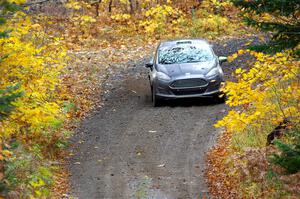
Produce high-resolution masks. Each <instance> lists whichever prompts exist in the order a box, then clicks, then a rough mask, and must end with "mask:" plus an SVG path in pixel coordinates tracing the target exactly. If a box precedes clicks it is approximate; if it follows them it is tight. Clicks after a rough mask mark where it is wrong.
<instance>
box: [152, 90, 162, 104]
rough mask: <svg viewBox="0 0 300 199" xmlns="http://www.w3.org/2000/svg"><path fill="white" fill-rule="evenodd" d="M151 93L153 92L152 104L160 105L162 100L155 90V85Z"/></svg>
mask: <svg viewBox="0 0 300 199" xmlns="http://www.w3.org/2000/svg"><path fill="white" fill-rule="evenodd" d="M151 93H152V105H153V106H154V107H158V106H160V104H161V100H160V99H159V98H158V97H157V95H156V93H155V91H154V90H153V87H152V88H151Z"/></svg>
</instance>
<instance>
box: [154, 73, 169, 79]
mask: <svg viewBox="0 0 300 199" xmlns="http://www.w3.org/2000/svg"><path fill="white" fill-rule="evenodd" d="M156 76H157V79H159V80H163V81H170V80H171V78H170V77H169V76H168V75H166V74H165V73H162V72H157V73H156Z"/></svg>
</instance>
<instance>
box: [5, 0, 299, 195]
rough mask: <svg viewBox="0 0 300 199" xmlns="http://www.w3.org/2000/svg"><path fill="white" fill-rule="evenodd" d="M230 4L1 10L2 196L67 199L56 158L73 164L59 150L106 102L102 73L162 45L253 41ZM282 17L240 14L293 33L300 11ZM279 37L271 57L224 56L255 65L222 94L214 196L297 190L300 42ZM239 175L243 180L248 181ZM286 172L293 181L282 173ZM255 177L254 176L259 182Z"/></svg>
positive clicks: (46, 4) (135, 2)
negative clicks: (281, 128) (271, 138)
mask: <svg viewBox="0 0 300 199" xmlns="http://www.w3.org/2000/svg"><path fill="white" fill-rule="evenodd" d="M238 2H242V1H238ZM286 2H290V1H286ZM278 4H279V3H278ZM292 5H293V4H292ZM297 5H298V6H299V4H297ZM236 6H243V4H241V5H239V4H236ZM236 6H235V5H234V4H233V3H232V2H230V1H225V0H224V1H216V0H202V1H199V0H187V1H179V0H173V1H171V0H167V1H149V0H102V1H101V0H93V1H92V0H86V1H79V0H69V1H66V2H58V1H51V0H49V1H42V2H39V1H25V0H0V12H1V13H0V44H1V45H0V49H1V50H0V73H1V76H0V180H1V182H0V196H1V197H5V198H51V197H52V198H58V197H59V194H61V193H65V192H66V190H67V189H68V182H67V179H68V174H67V172H66V170H65V169H64V161H63V157H65V156H67V155H72V154H68V153H67V152H66V150H65V149H66V147H67V146H68V139H69V138H70V136H71V135H72V134H73V130H74V127H76V124H77V123H78V121H80V119H82V118H83V117H85V116H86V115H87V113H88V112H89V111H91V110H92V109H94V108H97V107H99V106H101V105H102V104H103V102H101V101H100V100H101V99H99V97H98V96H99V94H101V93H105V92H109V91H106V90H101V89H102V87H101V84H102V83H103V82H104V81H105V78H107V76H108V73H109V71H111V70H113V69H115V67H118V66H119V65H120V64H118V63H124V62H126V61H130V60H136V59H141V58H143V57H145V56H146V55H149V54H150V53H151V51H152V50H153V48H152V47H153V46H154V45H155V44H156V43H157V42H158V41H160V40H164V39H174V38H190V37H202V38H206V39H208V40H211V41H222V40H225V39H230V38H240V37H247V36H252V35H253V34H256V30H255V29H254V28H252V27H248V26H246V25H244V23H243V19H242V17H241V16H240V15H239V14H240V13H241V12H240V10H239V9H238V8H237V7H236ZM291 7H293V6H291ZM288 8H290V7H288ZM289 10H291V11H290V13H286V16H283V17H282V18H276V17H281V15H280V11H279V12H277V10H276V9H275V10H272V9H268V10H267V11H268V14H265V12H263V11H261V12H262V13H263V14H265V15H263V16H260V13H254V12H253V13H252V12H248V13H247V14H245V16H248V17H251V19H257V17H258V18H259V19H264V21H266V20H270V22H272V23H273V22H280V23H281V24H285V25H287V26H288V27H296V26H297V23H299V22H298V21H299V12H298V13H297V11H296V10H294V11H293V9H289ZM246 11H248V9H246ZM274 13H275V14H274ZM277 13H279V14H277ZM295 16H296V19H298V20H295ZM255 17H256V18H255ZM286 21H288V22H290V23H288V24H286ZM250 22H251V23H252V24H254V23H253V21H250ZM258 26H259V27H262V26H263V25H258ZM274 26H275V25H274V24H273V25H272V26H270V27H269V28H272V27H274ZM264 27H266V28H265V29H266V30H268V29H267V28H268V27H267V26H266V25H264ZM278 27H279V28H280V27H283V26H282V25H281V26H278ZM298 27H299V25H298ZM270 30H271V29H270ZM286 30H287V29H286V28H284V29H282V32H279V34H278V35H276V34H274V38H278V39H279V40H276V39H274V42H276V41H277V42H279V44H282V43H283V44H285V43H286V42H282V41H283V40H284V41H286V40H287V39H286V38H288V41H291V42H288V44H289V45H288V46H287V50H283V49H284V48H280V49H276V50H277V51H278V50H279V51H281V52H279V53H277V54H271V55H270V54H264V53H258V52H255V51H253V50H260V51H264V50H265V51H266V49H269V50H270V48H266V47H256V48H253V49H251V51H250V50H244V51H239V52H237V53H236V54H234V55H232V56H231V59H232V60H233V59H235V58H236V57H238V56H252V57H254V58H256V61H253V62H252V63H249V65H250V66H253V67H252V68H249V69H241V68H239V69H237V70H236V72H235V74H236V76H237V82H229V83H228V84H227V86H226V87H225V91H226V92H228V101H227V103H228V104H229V105H230V106H233V107H234V108H233V109H232V111H230V112H229V114H228V116H226V117H225V118H224V119H223V120H222V121H220V122H219V123H218V124H217V125H218V126H224V127H225V129H226V132H225V133H224V135H223V136H222V137H221V138H220V143H222V144H221V145H220V146H218V148H216V149H215V150H213V151H212V152H211V154H210V158H209V162H210V164H211V166H210V167H211V170H209V171H208V179H209V182H210V185H211V192H212V193H213V194H215V195H217V194H224V193H234V194H235V196H237V195H236V194H237V193H240V190H244V191H243V192H241V194H243V196H249V197H252V196H255V197H256V196H260V195H255V194H264V193H265V192H268V191H267V190H273V192H270V194H271V193H274V194H275V193H276V194H277V193H279V192H280V194H291V195H293V194H294V193H295V191H289V190H286V189H285V181H284V179H282V178H286V179H287V181H288V182H289V183H292V182H293V181H292V180H294V181H295V182H298V183H299V175H298V174H299V173H298V174H297V171H298V170H299V167H298V168H294V166H290V165H295V164H294V163H293V161H298V165H299V140H300V138H299V123H297V122H298V121H299V117H300V116H299V98H300V93H299V61H298V60H297V57H296V56H297V53H296V52H297V49H298V47H299V46H298V45H299V44H298V43H297V42H299V41H298V40H297V38H299V37H291V36H290V35H289V34H288V35H284V34H283V33H285V32H287V31H286ZM289 30H290V32H295V31H296V32H297V30H295V29H292V28H291V29H289ZM275 33H276V32H275ZM280 38H281V40H280ZM292 38H293V39H292ZM261 40H263V39H261ZM280 41H281V43H280ZM137 49H138V50H137ZM271 49H272V48H271ZM268 52H269V51H268ZM124 67H126V66H124ZM257 71H260V73H258V72H257ZM2 74H3V75H2ZM258 74H259V75H258ZM283 121H288V122H287V123H286V124H283V125H286V127H287V128H286V129H287V130H285V133H284V136H282V140H281V141H277V142H275V143H276V146H277V148H275V147H274V146H271V147H267V148H266V147H265V143H266V136H267V135H268V134H269V133H270V132H271V131H272V130H273V129H274V128H275V127H276V126H278V125H280V122H283ZM222 140H227V141H228V142H226V143H224V142H222ZM223 147H224V148H223ZM279 149H281V150H283V152H281V153H280V150H279ZM220 151H222V153H224V154H222V153H220ZM265 151H268V155H266V153H265ZM273 152H274V153H277V155H274V154H273ZM248 153H249V155H247V154H248ZM243 158H244V159H243ZM251 158H252V159H254V160H257V159H258V160H261V161H251ZM297 158H298V159H297ZM236 160H239V161H236ZM251 162H252V163H253V162H257V163H260V164H262V168H261V167H259V168H256V165H249V164H248V163H251ZM283 162H284V163H283ZM286 162H288V163H286ZM239 163H240V164H239ZM263 163H265V164H263ZM270 163H272V165H271V166H270ZM296 163H297V162H296ZM236 164H237V165H236ZM245 165H246V166H245ZM247 165H248V166H247ZM275 165H279V166H275ZM296 165H297V164H296ZM238 168H243V170H244V171H245V172H248V173H246V174H245V175H244V176H245V178H243V179H242V178H241V176H242V173H240V172H241V169H238ZM249 168H250V169H254V171H251V172H250V171H248V170H247V169H249ZM281 168H285V169H281ZM278 170H280V171H281V170H282V171H281V173H280V172H279V171H278ZM211 171H213V172H214V173H213V174H210V172H211ZM223 171H226V172H225V173H223ZM284 171H287V172H288V173H293V174H292V175H283V174H282V172H284ZM252 172H253V173H252ZM254 172H258V173H259V174H261V175H259V176H262V177H261V178H259V179H256V178H255V177H254V176H257V175H256V174H257V173H254ZM221 173H222V174H221ZM220 179H225V180H222V181H221V182H220V186H221V189H220V187H214V184H215V182H218V181H220ZM268 179H273V180H270V181H268ZM274 179H276V181H275V180H274ZM238 185H239V186H238ZM295 186H296V185H295V184H292V186H289V187H290V188H292V187H295ZM298 186H299V185H298ZM262 189H263V190H264V191H261V190H262ZM294 189H296V188H294ZM216 190H221V191H222V192H218V191H216ZM245 190H249V191H245ZM296 190H297V191H299V190H298V189H296ZM268 193H269V192H268ZM247 194H248V195H247ZM231 196H232V195H231ZM264 196H272V195H264Z"/></svg>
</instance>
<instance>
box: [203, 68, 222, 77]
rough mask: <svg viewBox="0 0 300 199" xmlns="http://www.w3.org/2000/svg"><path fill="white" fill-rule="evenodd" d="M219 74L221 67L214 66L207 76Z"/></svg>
mask: <svg viewBox="0 0 300 199" xmlns="http://www.w3.org/2000/svg"><path fill="white" fill-rule="evenodd" d="M217 75H219V67H213V68H212V69H211V70H210V71H209V72H208V73H207V74H206V77H214V76H217Z"/></svg>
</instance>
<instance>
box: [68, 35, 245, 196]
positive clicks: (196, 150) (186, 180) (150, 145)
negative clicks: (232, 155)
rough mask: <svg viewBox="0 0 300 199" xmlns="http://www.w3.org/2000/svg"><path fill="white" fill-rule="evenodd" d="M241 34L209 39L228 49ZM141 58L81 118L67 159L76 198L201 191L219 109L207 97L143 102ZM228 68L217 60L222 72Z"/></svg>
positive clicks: (146, 94) (237, 44) (239, 43)
mask: <svg viewBox="0 0 300 199" xmlns="http://www.w3.org/2000/svg"><path fill="white" fill-rule="evenodd" d="M248 41H249V40H247V39H243V40H232V41H229V42H227V43H226V44H224V45H217V46H216V52H217V54H218V55H228V54H230V53H232V52H234V51H236V50H237V49H239V48H242V47H243V46H244V44H245V43H247V42H248ZM145 60H146V59H144V60H139V61H137V62H135V63H127V64H128V67H127V68H126V69H123V70H120V71H113V73H112V74H113V75H111V76H110V77H109V79H108V80H107V81H106V82H107V83H106V85H105V86H104V88H105V89H107V90H110V91H111V92H110V93H109V94H106V95H105V96H104V99H105V106H104V107H103V108H101V109H99V110H98V111H95V113H93V114H92V115H91V116H90V117H88V118H87V119H86V120H85V121H83V122H82V124H81V126H80V128H79V129H78V133H77V135H76V136H75V137H74V143H77V144H75V147H74V148H73V149H72V151H73V153H74V154H76V155H75V156H74V157H73V158H72V159H71V160H70V171H71V174H72V176H71V184H72V189H73V195H74V196H75V197H78V198H80V199H94V198H97V199H98V198H99V199H104V198H108V199H119V198H120V199H121V198H153V199H189V198H201V197H200V196H201V194H205V193H206V192H207V187H206V185H205V180H204V177H203V171H204V169H205V152H206V151H207V150H208V148H209V147H211V146H212V145H213V143H214V141H215V138H216V136H217V135H218V130H216V129H215V128H214V127H213V124H214V123H215V122H216V120H218V119H220V118H221V117H222V116H223V115H224V114H225V112H226V107H225V105H224V104H217V103H215V102H214V101H212V100H211V99H198V100H180V101H171V102H167V103H166V104H165V105H164V106H162V107H159V108H153V107H152V106H151V98H150V90H149V85H148V81H147V75H146V74H147V73H146V69H145V68H143V64H144V63H145ZM232 68H233V66H230V65H229V64H225V65H224V71H225V73H226V76H227V77H229V76H230V73H231V71H232Z"/></svg>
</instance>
